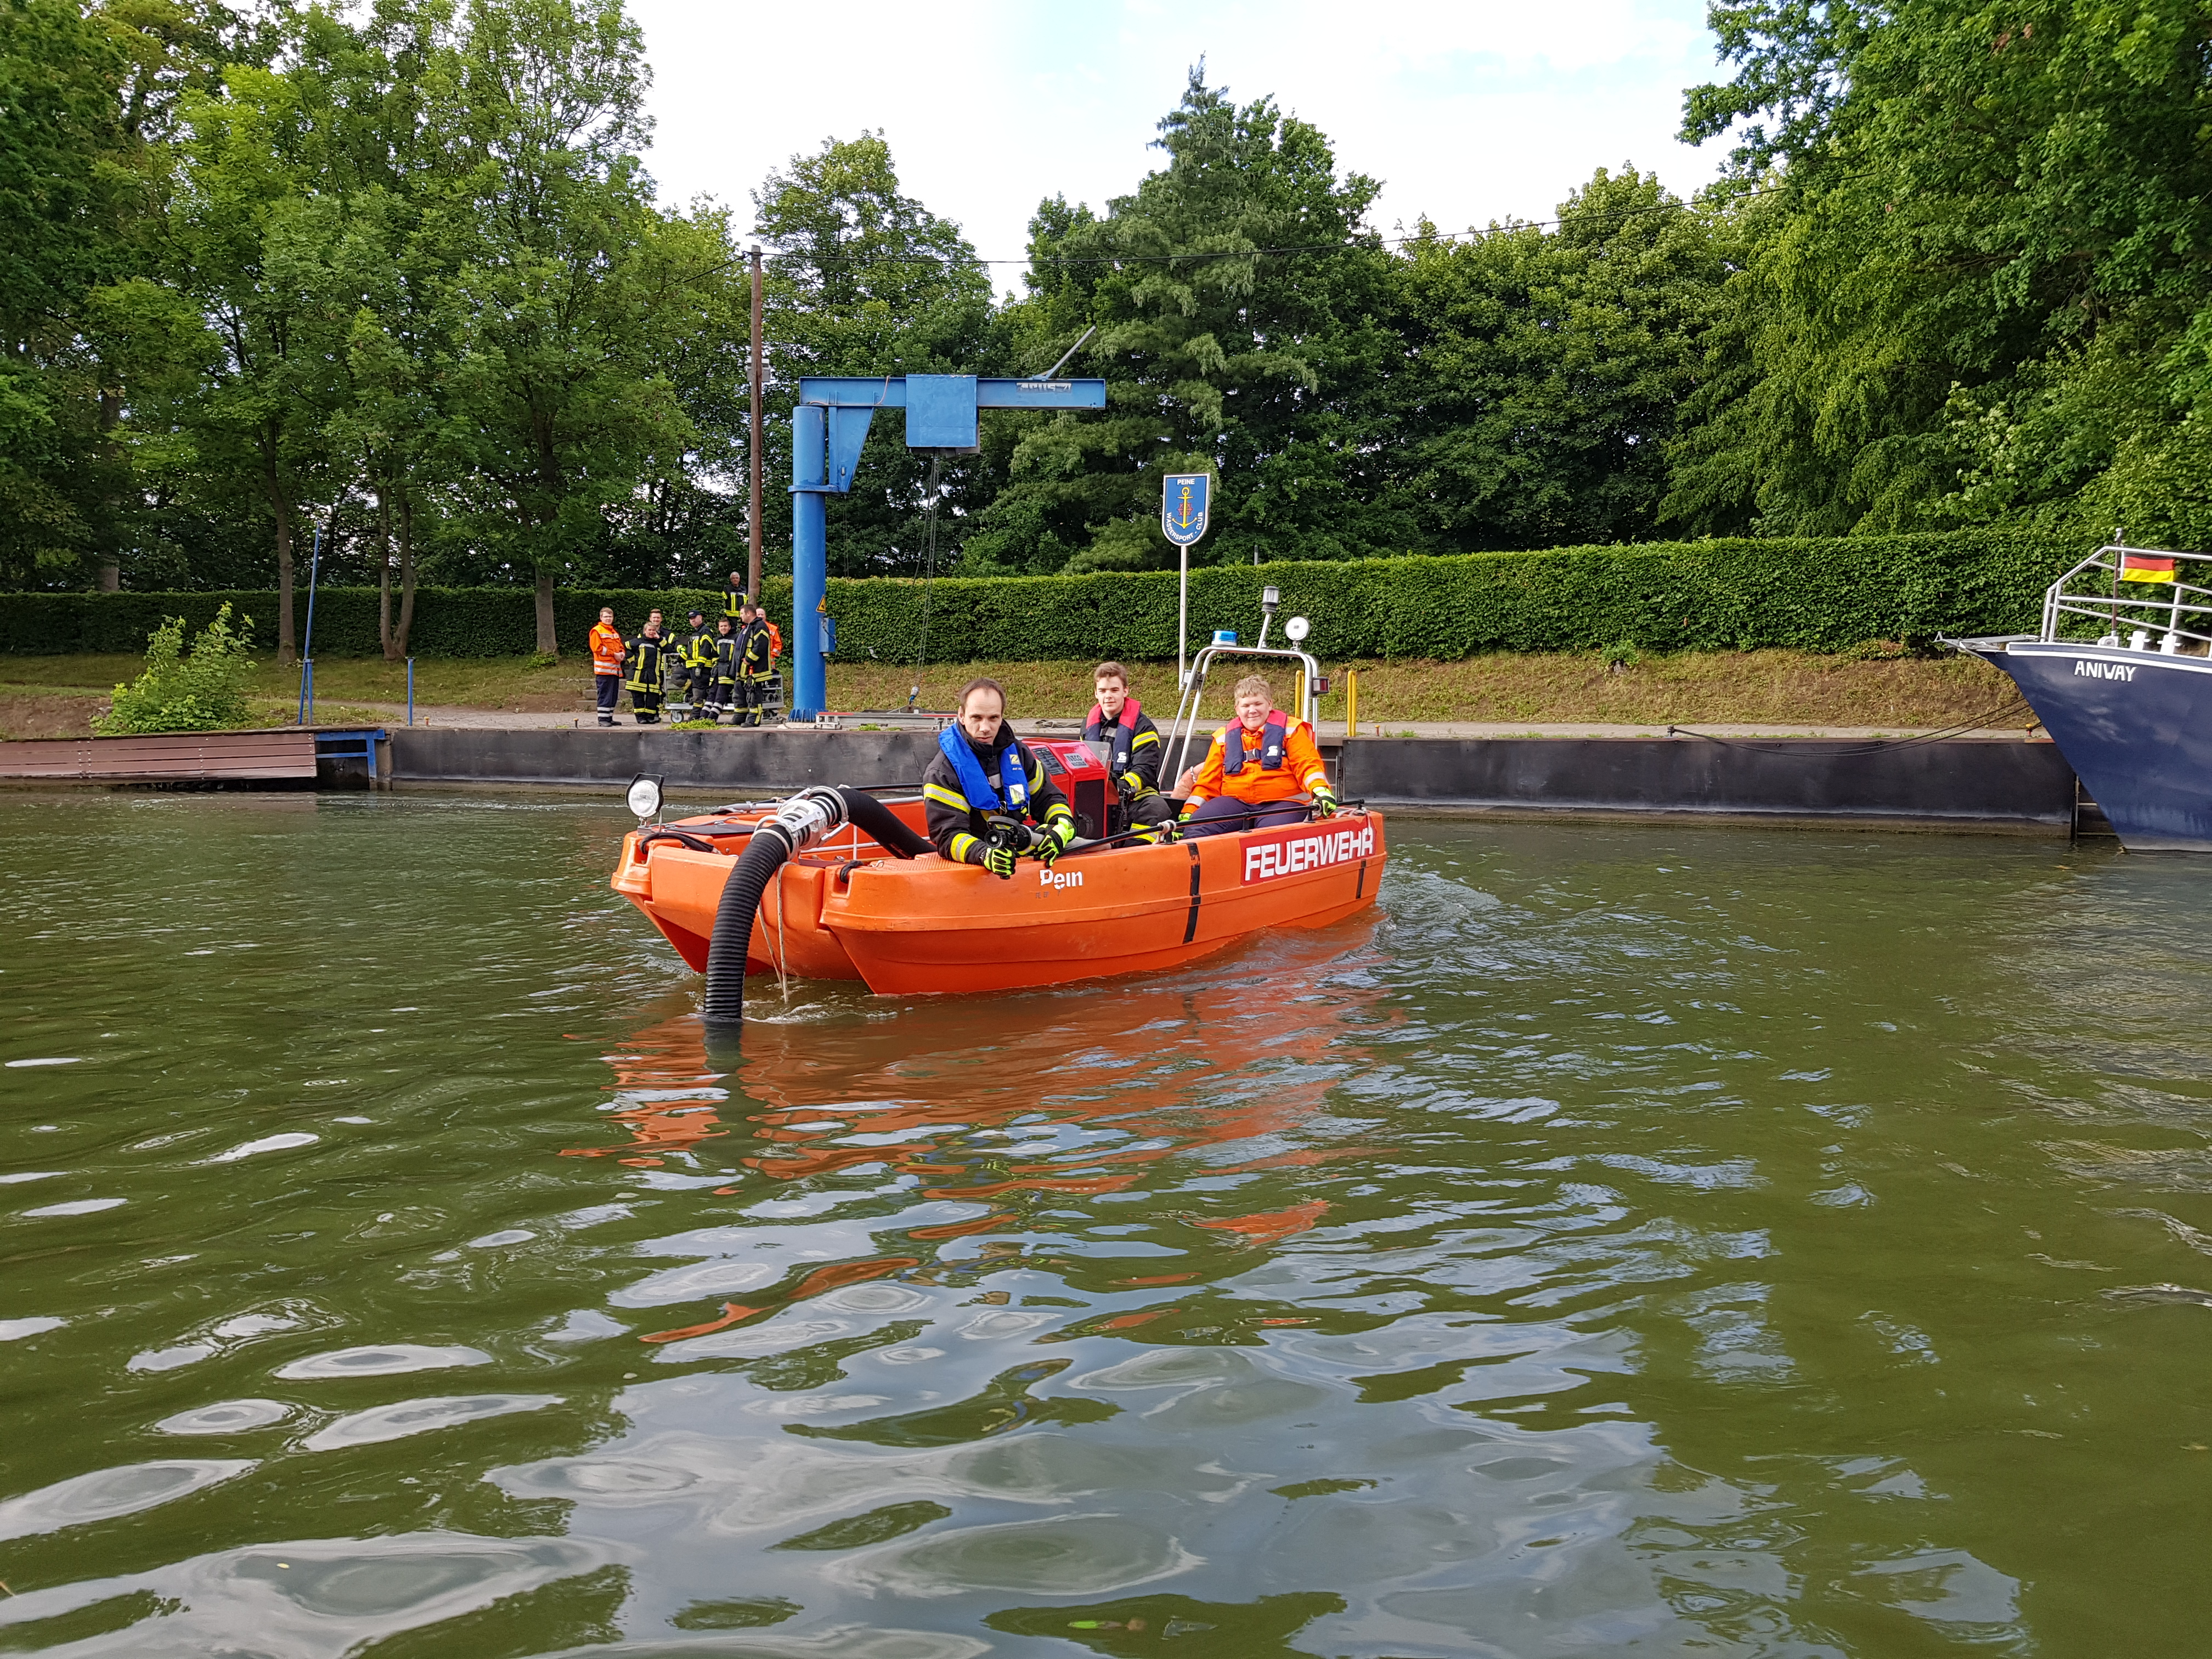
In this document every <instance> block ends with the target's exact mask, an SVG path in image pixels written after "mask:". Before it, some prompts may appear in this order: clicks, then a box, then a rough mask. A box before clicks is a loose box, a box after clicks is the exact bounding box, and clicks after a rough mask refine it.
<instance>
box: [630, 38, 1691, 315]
mask: <svg viewBox="0 0 2212 1659" xmlns="http://www.w3.org/2000/svg"><path fill="white" fill-rule="evenodd" d="M630 9H631V12H632V14H633V15H635V17H636V18H637V19H638V21H639V22H640V23H641V25H642V26H643V27H644V30H645V40H646V52H647V58H649V59H650V60H651V62H652V64H653V76H654V85H653V96H652V100H651V108H652V112H653V117H654V119H655V121H656V123H657V129H656V131H655V135H654V142H653V149H652V151H651V152H650V155H649V156H648V161H649V165H650V166H651V167H652V170H653V175H654V177H655V178H656V179H658V180H659V184H660V191H661V197H662V199H663V200H664V201H665V202H668V203H671V204H673V203H678V202H682V201H685V200H688V199H689V198H690V197H694V196H697V195H708V196H713V197H718V198H720V200H722V201H723V202H725V203H726V204H729V205H731V206H732V207H733V208H735V209H737V210H738V214H739V219H738V222H739V225H740V228H743V227H744V226H748V225H750V210H751V201H752V198H751V192H752V191H754V190H755V189H756V188H757V187H758V185H759V184H760V181H761V180H762V179H763V177H765V176H766V174H767V173H769V170H770V169H771V168H774V167H780V166H781V165H783V163H784V162H785V161H786V160H787V158H788V157H789V156H790V155H792V154H793V152H794V151H799V150H812V149H817V147H818V146H819V145H820V143H821V141H822V140H823V138H825V137H832V136H834V137H840V138H849V137H854V135H855V134H857V133H859V132H860V131H861V130H862V129H863V128H871V127H880V128H882V129H883V130H884V137H886V138H887V139H888V140H889V141H890V147H891V154H892V156H893V157H894V159H895V160H896V162H897V165H898V169H899V177H900V181H901V183H902V185H903V187H904V188H905V190H906V192H907V193H908V195H910V196H915V197H920V198H921V201H922V202H923V203H925V204H927V206H928V207H929V208H930V209H931V210H933V211H934V212H936V213H939V214H941V215H943V216H945V217H946V218H949V219H952V220H954V221H957V222H958V223H959V224H960V225H961V226H962V227H963V228H964V229H965V230H966V232H967V234H968V239H969V241H970V242H972V243H973V244H974V245H975V249H976V251H977V252H979V253H981V255H982V256H983V257H984V258H1020V256H1021V255H1022V253H1023V252H1024V248H1025V247H1026V246H1027V242H1028V235H1027V230H1026V227H1027V225H1028V222H1029V216H1030V212H1031V211H1032V210H1034V209H1035V208H1036V204H1037V202H1038V200H1039V199H1040V198H1041V197H1045V196H1049V195H1051V194H1053V193H1054V192H1055V191H1064V192H1065V193H1066V196H1067V197H1068V199H1069V200H1070V201H1078V202H1088V203H1089V204H1091V206H1092V207H1093V208H1100V207H1103V204H1104V203H1105V201H1106V199H1107V198H1108V197H1112V196H1118V195H1122V194H1126V193H1127V191H1129V190H1130V189H1131V188H1133V186H1134V185H1135V184H1136V182H1137V180H1138V179H1139V178H1141V177H1142V176H1143V175H1144V174H1145V173H1146V172H1148V171H1150V170H1152V168H1154V167H1157V166H1158V165H1159V164H1160V162H1161V161H1163V160H1164V157H1163V156H1162V155H1161V153H1160V152H1159V151H1158V150H1153V149H1147V148H1146V146H1147V145H1148V144H1150V143H1151V142H1152V140H1153V139H1154V138H1155V137H1157V136H1158V132H1157V128H1156V124H1157V123H1158V120H1159V118H1160V117H1161V116H1162V115H1163V114H1164V113H1165V112H1167V111H1168V110H1169V109H1170V108H1171V107H1173V106H1174V105H1175V103H1176V100H1178V99H1179V98H1180V97H1181V96H1182V88H1183V81H1184V76H1185V72H1186V70H1187V69H1188V66H1189V65H1190V64H1194V63H1196V62H1197V61H1198V60H1199V59H1200V58H1201V57H1203V58H1205V60H1206V78H1207V79H1208V81H1209V82H1212V84H1213V85H1216V86H1222V87H1226V88H1228V89H1229V91H1230V93H1231V95H1232V96H1233V97H1235V98H1236V100H1237V101H1238V102H1239V103H1245V102H1249V101H1250V100H1252V99H1255V98H1256V97H1258V96H1259V95H1261V94H1263V93H1272V94H1273V95H1274V97H1275V99H1276V100H1277V102H1278V103H1279V104H1280V105H1281V106H1283V107H1284V108H1285V109H1286V110H1289V111H1291V112H1295V113H1296V114H1297V115H1299V116H1301V117H1302V118H1304V119H1306V120H1308V121H1310V122H1312V123H1314V124H1315V125H1317V126H1318V127H1320V128H1321V130H1322V131H1323V132H1325V133H1327V134H1328V137H1329V138H1330V139H1331V140H1332V141H1333V143H1334V145H1335V149H1336V155H1337V161H1338V164H1339V167H1340V169H1343V170H1348V171H1358V172H1364V173H1370V174H1372V175H1374V176H1375V177H1376V178H1378V179H1382V180H1383V197H1382V200H1381V203H1380V204H1379V206H1378V207H1377V209H1376V214H1375V216H1374V222H1375V223H1376V225H1377V226H1379V227H1380V228H1382V229H1383V232H1384V234H1390V232H1391V230H1392V228H1393V227H1395V225H1397V224H1398V223H1400V222H1403V223H1405V224H1406V225H1407V226H1410V225H1411V224H1412V223H1413V221H1414V220H1415V219H1416V218H1417V217H1419V216H1420V215H1422V214H1426V215H1428V216H1430V217H1431V219H1433V220H1435V221H1436V222H1437V224H1438V225H1440V226H1442V227H1443V228H1445V229H1448V230H1457V229H1463V228H1467V227H1468V226H1470V225H1480V224H1485V223H1487V222H1489V221H1491V220H1492V219H1494V218H1504V217H1506V216H1520V217H1522V218H1529V219H1549V218H1550V217H1552V216H1553V208H1554V206H1555V204H1557V203H1558V202H1559V200H1560V198H1561V197H1564V196H1565V194H1566V192H1567V191H1569V190H1570V189H1571V188H1572V187H1573V186H1574V185H1577V184H1579V183H1581V182H1582V181H1583V180H1584V179H1588V178H1589V175H1590V173H1591V172H1592V170H1593V169H1595V168H1596V167H1601V166H1603V167H1619V166H1620V164H1621V163H1622V162H1623V161H1633V162H1634V163H1635V164H1636V165H1637V166H1638V167H1639V168H1641V169H1642V170H1644V171H1645V172H1651V171H1654V170H1656V172H1657V173H1658V174H1659V176H1660V177H1661V179H1662V180H1664V181H1665V183H1666V184H1667V185H1668V186H1669V187H1670V188H1671V189H1674V190H1675V191H1681V192H1683V193H1685V194H1686V193H1687V192H1688V191H1692V190H1694V189H1696V188H1697V187H1698V186H1699V185H1704V184H1705V183H1707V182H1709V181H1710V180H1711V179H1712V177H1713V175H1714V173H1715V172H1716V171H1717V168H1718V167H1719V165H1720V163H1721V161H1722V159H1723V158H1722V154H1721V152H1722V151H1723V149H1725V148H1726V145H1725V141H1722V142H1720V143H1712V144H1708V145H1706V146H1705V147H1704V148H1703V149H1691V148H1689V147H1687V146H1686V145H1683V144H1680V143H1676V142H1675V139H1674V130H1675V128H1676V127H1677V125H1680V119H1681V98H1682V89H1683V88H1685V87H1687V86H1691V85H1694V84H1696V83H1698V82H1704V81H1709V80H1713V79H1716V78H1718V71H1717V67H1716V65H1715V63H1714V60H1713V42H1712V37H1711V34H1710V33H1707V31H1706V29H1705V6H1704V3H1703V0H1541V3H1539V0H1459V3H1456V4H1454V3H1449V0H1334V3H1322V0H928V3H920V4H917V3H914V0H903V3H882V0H817V3H814V4H811V5H808V4H799V5H793V4H760V3H757V0H631V3H630ZM994 274H995V275H996V276H998V277H999V279H1000V281H999V285H1000V287H1001V288H1006V287H1008V286H1011V285H1012V283H1013V280H1014V277H1013V273H1012V270H1006V271H1001V272H998V273H994Z"/></svg>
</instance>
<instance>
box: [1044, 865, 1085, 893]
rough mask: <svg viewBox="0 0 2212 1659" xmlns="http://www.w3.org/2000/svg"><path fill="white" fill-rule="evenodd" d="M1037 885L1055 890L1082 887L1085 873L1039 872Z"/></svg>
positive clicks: (1051, 870) (1069, 871)
mask: <svg viewBox="0 0 2212 1659" xmlns="http://www.w3.org/2000/svg"><path fill="white" fill-rule="evenodd" d="M1037 885H1038V886H1040V887H1055V888H1057V887H1080V886H1082V885H1083V872H1082V871H1080V870H1053V869H1044V870H1040V871H1038V872H1037Z"/></svg>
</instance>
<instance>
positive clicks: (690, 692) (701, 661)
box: [684, 611, 714, 720]
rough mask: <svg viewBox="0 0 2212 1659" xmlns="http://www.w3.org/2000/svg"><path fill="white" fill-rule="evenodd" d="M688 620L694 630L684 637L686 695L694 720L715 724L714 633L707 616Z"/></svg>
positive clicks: (696, 614)
mask: <svg viewBox="0 0 2212 1659" xmlns="http://www.w3.org/2000/svg"><path fill="white" fill-rule="evenodd" d="M688 620H689V621H690V624H691V629H690V632H689V633H688V634H686V635H684V672H685V678H686V680H687V682H688V685H687V688H686V692H685V695H686V696H687V697H688V698H689V700H690V705H691V706H690V715H691V717H692V718H693V719H695V720H698V719H704V720H712V719H714V712H713V709H712V707H711V705H712V703H713V702H714V629H711V628H709V627H708V626H707V613H706V612H705V611H693V612H692V613H691V614H690V617H689V618H688Z"/></svg>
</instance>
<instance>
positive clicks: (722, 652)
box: [707, 617, 738, 726]
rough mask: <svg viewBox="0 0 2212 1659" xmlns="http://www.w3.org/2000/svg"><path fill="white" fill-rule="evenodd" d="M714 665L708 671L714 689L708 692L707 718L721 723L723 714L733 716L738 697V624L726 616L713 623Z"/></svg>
mask: <svg viewBox="0 0 2212 1659" xmlns="http://www.w3.org/2000/svg"><path fill="white" fill-rule="evenodd" d="M714 629H715V633H714V667H713V668H712V669H710V670H709V672H710V673H712V674H713V675H714V690H713V691H712V692H711V693H710V694H709V695H710V696H712V697H713V698H714V705H713V707H712V708H709V709H708V714H707V718H708V720H713V721H714V723H715V724H716V725H718V726H719V725H720V724H721V720H722V716H723V715H724V714H730V715H731V716H732V718H733V719H734V718H735V712H736V711H735V708H734V705H735V703H736V702H737V697H738V625H737V624H736V623H733V622H732V621H731V620H730V619H729V618H728V617H721V618H720V619H719V620H717V621H716V623H714Z"/></svg>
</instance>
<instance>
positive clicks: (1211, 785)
mask: <svg viewBox="0 0 2212 1659" xmlns="http://www.w3.org/2000/svg"><path fill="white" fill-rule="evenodd" d="M1307 793H1310V794H1311V795H1312V797H1313V810H1314V811H1315V812H1316V813H1317V814H1318V815H1319V816H1321V817H1329V816H1331V815H1332V814H1333V813H1334V812H1335V811H1336V792H1335V791H1334V790H1333V789H1331V788H1330V787H1328V772H1327V771H1326V770H1325V769H1323V768H1322V763H1321V750H1318V749H1316V748H1315V747H1314V737H1313V728H1312V727H1311V726H1308V725H1307V724H1306V723H1305V722H1304V720H1299V719H1297V717H1296V716H1295V715H1291V714H1285V713H1283V711H1282V710H1281V709H1279V708H1276V707H1275V693H1274V689H1273V687H1271V686H1270V685H1269V684H1267V681H1266V680H1264V679H1262V678H1260V676H1258V675H1257V674H1254V675H1251V676H1249V678H1244V679H1241V680H1239V681H1237V718H1236V719H1235V720H1231V722H1230V723H1229V724H1228V725H1226V726H1223V727H1222V728H1221V729H1220V730H1219V731H1218V732H1215V733H1214V734H1213V746H1212V748H1211V749H1209V750H1206V763H1205V764H1204V765H1203V766H1201V767H1200V768H1199V769H1198V776H1197V778H1196V780H1195V781H1193V783H1192V784H1191V787H1190V791H1189V793H1188V795H1187V796H1186V797H1185V798H1184V801H1183V809H1182V823H1183V831H1182V832H1183V834H1184V835H1185V836H1221V835H1228V834H1230V833H1231V832H1233V831H1235V830H1238V829H1272V828H1273V827H1274V826H1275V825H1277V824H1284V823H1304V821H1305V818H1306V805H1305V803H1304V801H1303V800H1300V799H1297V798H1298V797H1299V796H1300V795H1303V794H1307Z"/></svg>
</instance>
